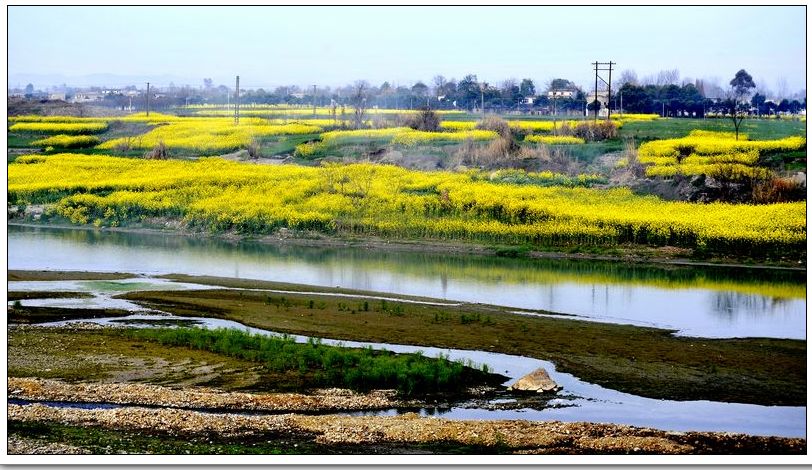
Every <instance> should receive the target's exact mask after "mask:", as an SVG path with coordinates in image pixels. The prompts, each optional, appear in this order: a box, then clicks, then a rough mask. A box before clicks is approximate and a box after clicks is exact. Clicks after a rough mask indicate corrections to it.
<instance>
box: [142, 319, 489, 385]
mask: <svg viewBox="0 0 812 470" xmlns="http://www.w3.org/2000/svg"><path fill="white" fill-rule="evenodd" d="M128 333H129V334H130V335H132V337H134V338H137V339H146V340H151V341H157V342H159V343H161V344H165V345H171V346H182V347H188V348H192V349H199V350H203V351H209V352H214V353H217V354H224V355H226V356H229V357H236V358H239V359H244V360H248V361H252V362H259V363H262V364H263V366H264V367H265V368H267V369H269V370H271V371H274V372H284V371H296V370H298V371H299V372H300V373H301V374H305V373H308V372H313V373H314V376H313V381H314V382H315V383H317V384H318V385H320V386H328V387H344V388H351V389H354V390H362V391H367V390H372V389H389V388H393V389H397V390H398V391H399V392H401V393H403V394H405V395H414V394H419V393H420V394H422V393H448V392H460V391H463V390H464V389H465V388H466V387H469V386H471V385H474V384H481V383H482V382H486V383H487V382H491V383H495V384H498V383H501V381H502V380H503V379H504V378H503V377H501V376H495V375H493V376H492V375H490V374H488V373H487V370H485V371H477V370H475V369H472V368H470V367H466V366H465V365H463V364H462V363H459V362H451V361H448V360H446V359H433V358H426V357H423V356H422V355H421V354H394V353H391V352H388V351H373V350H372V349H367V348H364V349H355V348H352V349H350V348H341V347H336V346H325V345H323V344H321V343H320V342H319V341H318V340H310V341H309V342H308V343H307V344H300V343H296V342H294V341H293V339H291V338H287V337H269V336H264V335H254V334H249V333H245V332H242V331H238V330H232V329H217V330H207V329H201V328H162V329H142V330H132V331H129V332H128Z"/></svg>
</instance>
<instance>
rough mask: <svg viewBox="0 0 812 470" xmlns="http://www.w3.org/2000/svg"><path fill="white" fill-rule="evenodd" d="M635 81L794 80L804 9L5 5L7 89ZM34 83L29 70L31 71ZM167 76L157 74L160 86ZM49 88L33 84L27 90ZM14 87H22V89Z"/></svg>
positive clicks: (801, 53) (800, 77)
mask: <svg viewBox="0 0 812 470" xmlns="http://www.w3.org/2000/svg"><path fill="white" fill-rule="evenodd" d="M596 60H598V61H601V62H603V61H609V60H611V61H613V62H617V65H616V67H617V69H616V72H614V73H618V74H619V73H620V72H622V71H623V70H626V69H631V70H634V71H636V73H637V75H638V76H639V77H640V78H642V77H644V76H646V75H652V74H656V73H657V72H658V71H660V70H670V69H678V70H679V72H680V76H681V77H683V78H685V77H690V78H716V79H718V81H719V83H720V84H721V85H723V86H724V85H726V84H727V82H729V81H730V79H731V78H732V77H733V76H734V75H735V74H736V72H737V71H738V70H739V69H742V68H744V69H746V70H747V71H748V72H749V73H750V74H751V75H752V76H753V78H754V79H755V81H756V82H757V83H759V82H761V83H763V84H765V85H766V86H768V87H769V88H771V89H773V90H774V89H775V88H776V87H778V86H779V83H780V82H781V81H784V82H785V83H786V86H787V87H788V88H789V91H791V92H794V91H798V90H801V89H805V88H806V77H805V73H806V10H805V7H803V6H784V7H772V6H768V7H756V6H722V7H705V6H681V7H638V6H626V7H621V6H614V7H595V6H589V7H553V6H539V7H460V6H454V7H323V6H322V7H279V6H274V7H206V6H179V7H160V6H140V7H139V6H136V7H101V6H88V7H55V6H37V7H22V6H9V7H8V73H9V86H11V87H13V86H16V85H17V84H18V83H15V80H17V81H19V80H21V79H23V80H29V79H31V76H34V75H58V77H47V78H44V77H39V79H40V80H41V81H42V80H62V79H64V80H66V82H67V83H68V85H74V86H82V85H90V84H96V85H99V84H101V83H80V82H82V81H93V80H104V79H105V78H99V77H96V78H88V77H87V76H88V75H91V74H115V75H120V76H131V77H133V78H134V79H135V77H138V79H152V80H153V84H154V85H157V86H166V85H168V84H169V81H170V80H173V81H174V80H178V81H176V82H175V84H176V85H181V84H191V85H193V86H199V85H201V84H202V80H203V78H204V77H210V78H212V79H214V82H215V84H227V85H229V86H233V82H234V76H235V75H240V77H241V78H240V80H241V83H240V84H241V87H242V88H256V87H263V88H270V89H273V88H274V87H276V86H280V85H292V84H295V85H299V86H303V87H305V86H308V87H309V86H311V85H313V84H316V85H319V86H320V87H321V86H340V85H346V84H348V83H352V82H353V81H355V80H359V79H364V80H367V81H369V82H370V83H372V84H373V85H376V84H380V83H382V82H383V81H389V82H390V83H397V84H399V85H400V84H405V85H411V84H413V83H415V82H416V81H418V80H422V81H423V82H425V83H427V84H430V83H431V80H432V77H434V76H435V75H438V74H440V75H443V76H445V77H446V78H451V77H454V78H457V79H460V78H462V77H463V76H465V75H467V74H475V75H477V77H478V78H479V79H480V80H483V81H488V82H489V83H494V84H498V83H499V82H500V81H502V80H504V79H507V78H517V79H519V80H521V79H522V78H531V79H533V80H534V81H535V82H536V83H537V84H543V83H544V82H545V81H547V80H549V79H552V78H556V77H562V78H567V79H570V80H573V81H574V82H575V83H577V84H580V85H582V86H589V84H590V83H594V74H593V73H594V72H592V66H591V64H590V63H591V62H594V61H596ZM35 78H36V77H35ZM163 82H166V83H163ZM51 84H56V83H37V84H36V85H37V86H38V87H40V86H44V85H51ZM22 85H23V86H24V85H25V84H24V83H23V84H22Z"/></svg>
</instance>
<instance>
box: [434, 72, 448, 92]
mask: <svg viewBox="0 0 812 470" xmlns="http://www.w3.org/2000/svg"><path fill="white" fill-rule="evenodd" d="M432 83H434V96H440V95H442V94H443V87H444V86H445V84H446V83H448V80H446V79H445V77H444V76H442V75H435V76H434V78H433V79H432Z"/></svg>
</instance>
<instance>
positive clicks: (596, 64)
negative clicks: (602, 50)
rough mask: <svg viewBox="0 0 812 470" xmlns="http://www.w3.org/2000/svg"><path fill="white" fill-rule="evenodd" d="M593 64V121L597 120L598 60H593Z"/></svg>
mask: <svg viewBox="0 0 812 470" xmlns="http://www.w3.org/2000/svg"><path fill="white" fill-rule="evenodd" d="M594 65H595V101H593V103H596V104H595V122H598V106H597V101H598V61H597V60H596V61H595V62H594Z"/></svg>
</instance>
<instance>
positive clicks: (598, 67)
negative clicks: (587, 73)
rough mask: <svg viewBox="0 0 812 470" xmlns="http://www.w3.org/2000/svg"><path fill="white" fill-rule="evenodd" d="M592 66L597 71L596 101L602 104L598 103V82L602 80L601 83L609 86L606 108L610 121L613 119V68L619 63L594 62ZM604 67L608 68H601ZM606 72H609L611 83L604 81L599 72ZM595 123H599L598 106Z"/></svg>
mask: <svg viewBox="0 0 812 470" xmlns="http://www.w3.org/2000/svg"><path fill="white" fill-rule="evenodd" d="M592 65H593V66H594V69H595V101H596V102H598V103H600V101H598V80H599V79H600V81H602V82H603V83H605V84H606V86H607V95H606V108H607V111H608V113H607V119H610V118H611V117H612V100H611V98H612V66H614V65H617V62H612V61H611V60H610V61H609V62H598V61H595V62H592ZM602 65H603V66H608V67H604V68H601V66H602ZM606 71H608V72H609V81H608V82H607V81H606V80H604V79H603V77H601V76H600V75H599V72H606ZM595 122H598V106H597V105H596V106H595Z"/></svg>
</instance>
